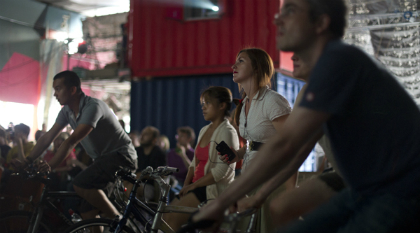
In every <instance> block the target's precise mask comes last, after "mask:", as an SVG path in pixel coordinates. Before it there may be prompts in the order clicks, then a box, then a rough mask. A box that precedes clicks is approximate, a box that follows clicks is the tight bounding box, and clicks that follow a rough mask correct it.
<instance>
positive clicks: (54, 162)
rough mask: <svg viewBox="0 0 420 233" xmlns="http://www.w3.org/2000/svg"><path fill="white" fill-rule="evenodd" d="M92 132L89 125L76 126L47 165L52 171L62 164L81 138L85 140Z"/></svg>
mask: <svg viewBox="0 0 420 233" xmlns="http://www.w3.org/2000/svg"><path fill="white" fill-rule="evenodd" d="M92 130H93V127H92V126H90V125H86V124H80V125H79V126H77V128H76V129H75V130H74V132H73V133H72V134H71V135H70V137H69V138H67V139H66V140H65V141H64V142H63V143H62V144H61V146H60V148H58V150H57V153H56V154H55V155H54V157H53V158H52V159H51V160H50V162H49V165H50V166H51V169H54V168H55V167H57V166H58V165H60V163H61V162H63V160H64V159H65V158H66V157H67V155H69V154H70V152H71V151H72V150H73V149H74V147H76V145H77V144H78V143H79V142H80V141H81V140H82V139H83V138H85V137H86V136H87V135H88V134H89V133H90V132H91V131H92Z"/></svg>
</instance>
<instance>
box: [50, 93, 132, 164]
mask: <svg viewBox="0 0 420 233" xmlns="http://www.w3.org/2000/svg"><path fill="white" fill-rule="evenodd" d="M56 123H57V124H59V125H62V126H66V125H67V124H70V126H71V127H72V129H76V127H77V126H78V125H80V124H86V125H90V126H92V127H93V130H92V131H91V132H90V133H89V134H88V135H87V136H86V137H85V138H84V139H83V140H82V141H81V144H82V146H83V148H84V149H85V151H86V152H87V154H88V155H89V156H90V157H92V158H93V159H95V158H98V157H100V156H103V155H107V154H112V153H115V152H118V153H120V154H122V155H124V156H126V157H127V158H131V160H132V161H134V160H135V159H137V154H136V151H135V149H134V146H133V144H132V143H131V139H130V138H129V137H128V135H127V134H126V133H125V132H124V130H123V128H122V127H121V125H120V124H119V122H118V120H117V118H116V117H115V115H114V114H113V113H112V112H111V110H110V109H109V107H108V106H107V105H106V104H105V103H104V102H103V101H101V100H98V99H95V98H92V97H89V96H86V95H85V94H84V93H82V97H81V99H80V104H79V114H78V115H77V118H76V119H75V117H74V113H73V111H72V110H71V109H70V107H69V106H67V105H65V106H64V107H63V108H62V109H61V111H60V113H59V114H58V116H57V120H56Z"/></svg>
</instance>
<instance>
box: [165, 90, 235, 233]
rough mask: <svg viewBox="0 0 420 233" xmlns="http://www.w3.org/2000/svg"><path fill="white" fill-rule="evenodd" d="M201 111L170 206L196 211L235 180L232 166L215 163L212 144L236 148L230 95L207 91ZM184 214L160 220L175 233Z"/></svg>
mask: <svg viewBox="0 0 420 233" xmlns="http://www.w3.org/2000/svg"><path fill="white" fill-rule="evenodd" d="M200 103H201V109H202V110H203V116H204V119H205V120H206V121H210V124H208V125H206V126H204V127H203V128H202V129H201V130H200V134H199V135H198V141H197V146H196V148H195V155H194V158H193V161H192V162H191V165H190V167H189V169H188V173H187V177H186V179H185V182H184V187H183V188H182V189H181V191H180V193H179V198H175V199H174V200H173V201H172V202H171V205H175V206H188V207H197V206H198V205H199V204H200V203H202V202H205V201H207V200H211V199H214V198H216V197H217V196H218V195H219V194H220V193H222V192H223V191H224V190H225V189H226V187H227V186H228V185H229V184H230V183H231V182H232V181H233V179H234V177H235V170H234V169H235V163H232V164H230V165H227V164H225V163H223V162H221V161H220V160H219V159H218V155H217V150H216V143H220V142H221V141H224V142H225V143H226V144H227V145H228V146H229V147H231V148H233V149H235V150H237V149H238V148H239V141H238V134H237V133H236V130H235V128H233V126H232V125H231V124H230V123H229V120H228V119H227V118H228V117H229V111H230V109H231V106H232V103H233V100H232V92H231V91H230V90H229V89H228V88H226V87H217V86H215V87H209V88H207V89H206V90H204V92H203V93H202V94H201V96H200ZM188 217H189V215H188V214H178V213H170V214H164V215H163V219H164V220H165V221H166V222H167V223H168V224H169V226H170V227H171V228H172V229H173V230H175V231H177V230H179V229H180V228H181V226H182V225H183V224H185V223H186V222H187V220H188Z"/></svg>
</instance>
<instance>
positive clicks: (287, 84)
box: [277, 73, 305, 107]
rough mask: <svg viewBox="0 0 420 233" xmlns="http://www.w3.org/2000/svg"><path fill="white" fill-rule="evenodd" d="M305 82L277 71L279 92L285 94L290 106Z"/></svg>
mask: <svg viewBox="0 0 420 233" xmlns="http://www.w3.org/2000/svg"><path fill="white" fill-rule="evenodd" d="M303 85H305V82H303V81H300V80H297V79H294V78H291V77H288V76H286V75H283V74H282V73H277V92H278V93H280V95H282V96H284V97H285V98H286V99H287V100H288V101H289V103H290V106H292V107H293V105H294V104H295V102H296V96H297V94H298V93H299V91H300V89H302V87H303Z"/></svg>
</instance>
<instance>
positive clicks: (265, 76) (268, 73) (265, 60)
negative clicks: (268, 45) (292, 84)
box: [233, 48, 274, 126]
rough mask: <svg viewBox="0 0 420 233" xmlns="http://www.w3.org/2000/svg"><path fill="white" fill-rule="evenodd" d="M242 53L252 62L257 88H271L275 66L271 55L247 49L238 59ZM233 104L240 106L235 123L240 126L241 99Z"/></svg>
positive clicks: (256, 49) (259, 50)
mask: <svg viewBox="0 0 420 233" xmlns="http://www.w3.org/2000/svg"><path fill="white" fill-rule="evenodd" d="M241 53H246V54H247V55H248V57H249V59H250V60H251V64H252V69H253V70H254V72H255V83H254V85H255V86H257V87H258V89H260V90H261V89H262V88H264V87H266V86H268V87H271V78H272V77H273V75H274V65H273V60H271V57H270V55H268V53H267V52H266V51H264V50H263V49H260V48H246V49H242V50H241V51H239V53H238V55H236V57H238V56H239V54H241ZM238 86H239V91H241V89H242V88H241V85H240V84H238ZM248 94H249V93H248ZM260 94H261V92H260V93H259V94H258V96H259V95H260ZM245 97H246V94H245V92H242V99H244V98H245ZM233 102H234V103H235V104H236V105H237V106H238V107H237V108H236V111H235V118H234V122H235V124H236V125H238V126H239V115H240V114H241V110H242V106H243V103H242V102H241V101H240V100H239V99H235V100H233Z"/></svg>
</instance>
